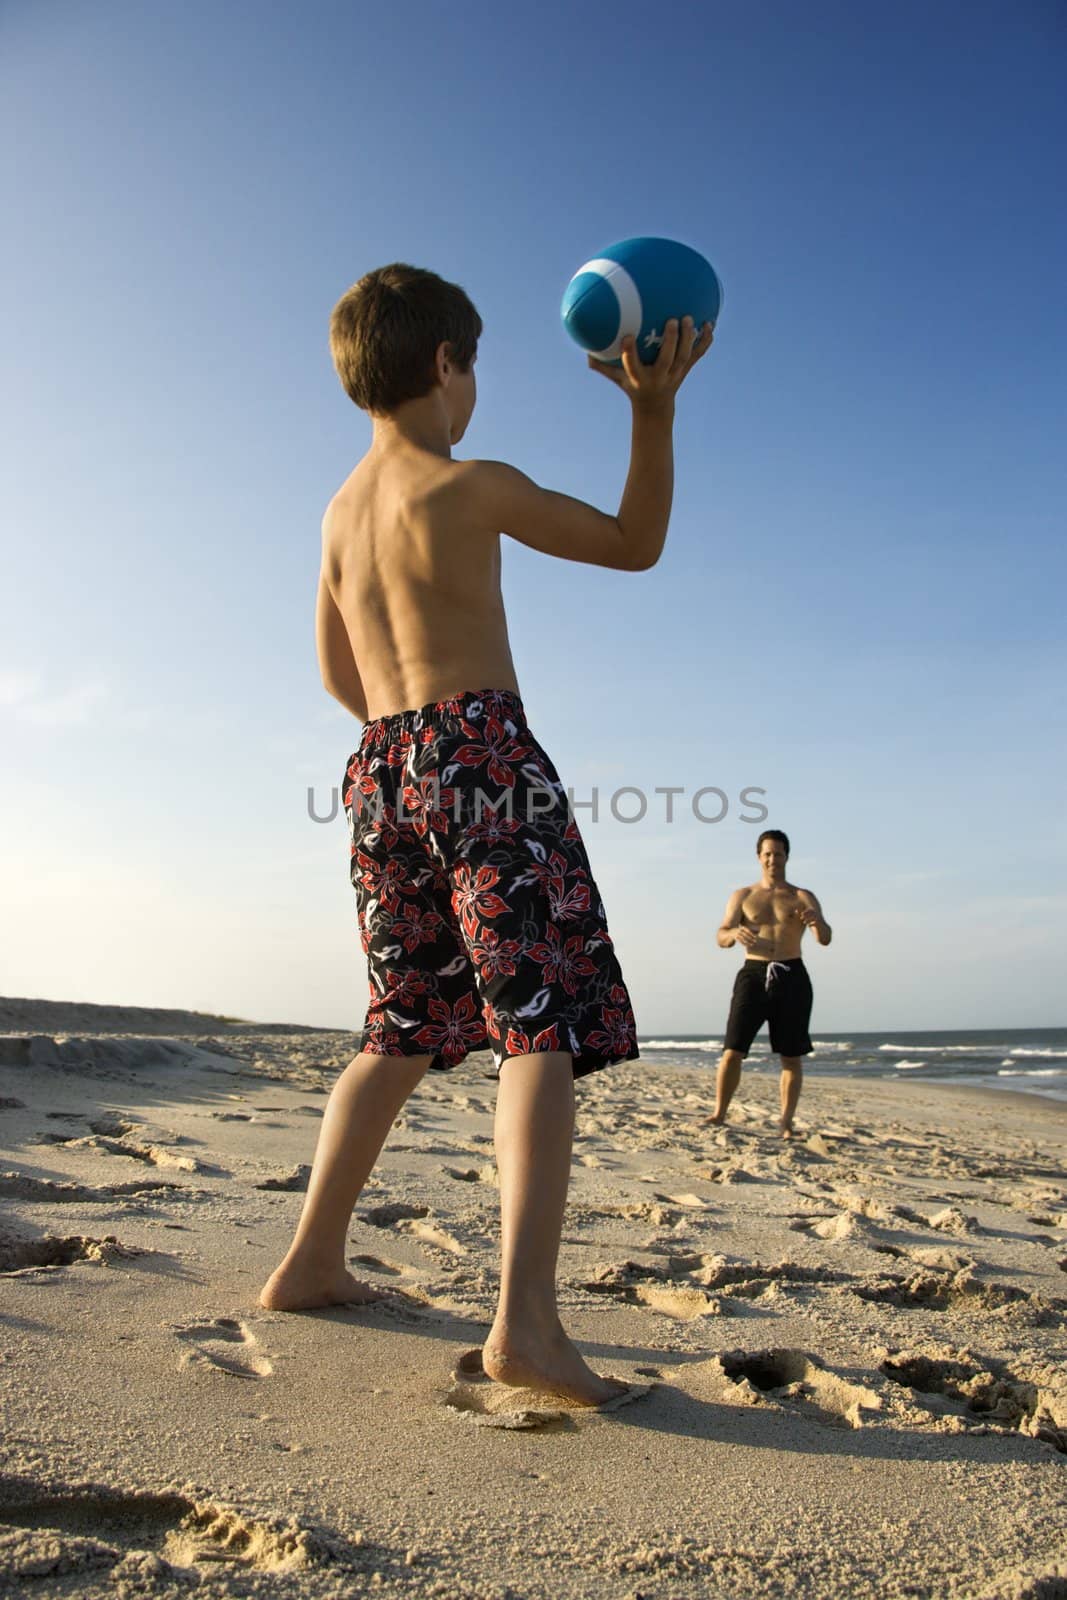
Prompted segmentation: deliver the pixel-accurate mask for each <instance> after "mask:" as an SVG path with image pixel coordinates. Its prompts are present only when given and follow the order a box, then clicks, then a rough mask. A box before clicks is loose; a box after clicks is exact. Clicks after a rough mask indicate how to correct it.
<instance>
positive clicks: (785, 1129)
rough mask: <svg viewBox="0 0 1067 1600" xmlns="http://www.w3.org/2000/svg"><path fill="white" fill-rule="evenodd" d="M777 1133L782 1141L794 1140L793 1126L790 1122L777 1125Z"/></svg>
mask: <svg viewBox="0 0 1067 1600" xmlns="http://www.w3.org/2000/svg"><path fill="white" fill-rule="evenodd" d="M778 1132H779V1133H780V1134H781V1136H782V1138H783V1139H792V1138H795V1134H794V1133H793V1124H792V1123H791V1122H780V1123H779V1124H778Z"/></svg>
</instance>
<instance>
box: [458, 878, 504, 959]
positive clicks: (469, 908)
mask: <svg viewBox="0 0 1067 1600" xmlns="http://www.w3.org/2000/svg"><path fill="white" fill-rule="evenodd" d="M499 878H500V874H499V872H497V871H496V869H495V868H494V867H479V868H478V870H477V872H476V873H475V874H474V876H473V878H472V876H471V869H470V867H469V866H467V865H466V864H465V863H464V864H463V865H462V866H459V867H457V868H456V882H455V887H454V888H453V890H452V905H453V908H454V910H455V913H456V916H457V917H458V918H459V920H460V924H461V926H462V928H463V932H464V933H465V934H466V935H467V937H468V939H471V940H476V939H477V937H478V923H479V921H480V920H481V918H483V917H498V916H499V915H500V913H501V912H502V911H506V910H507V909H508V908H507V902H506V901H504V900H501V898H500V896H499V895H498V894H493V893H492V892H491V891H492V889H493V886H494V884H496V883H497V882H498V881H499Z"/></svg>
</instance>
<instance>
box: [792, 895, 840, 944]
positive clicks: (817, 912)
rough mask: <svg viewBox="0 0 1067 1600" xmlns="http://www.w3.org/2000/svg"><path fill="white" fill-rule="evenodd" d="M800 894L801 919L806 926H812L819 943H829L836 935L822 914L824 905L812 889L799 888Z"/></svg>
mask: <svg viewBox="0 0 1067 1600" xmlns="http://www.w3.org/2000/svg"><path fill="white" fill-rule="evenodd" d="M797 893H798V894H799V896H800V920H801V922H802V923H803V924H804V926H805V928H810V929H811V931H812V933H813V934H814V935H815V937H816V939H817V940H818V942H819V944H829V943H830V940H831V939H832V938H833V936H834V931H833V929H832V928H831V926H830V924H829V923H828V922H827V920H826V918H825V917H824V916H823V914H822V906H821V905H820V904H819V902H818V900H817V899H816V898H815V896H814V895H813V894H812V892H811V890H810V889H798V890H797Z"/></svg>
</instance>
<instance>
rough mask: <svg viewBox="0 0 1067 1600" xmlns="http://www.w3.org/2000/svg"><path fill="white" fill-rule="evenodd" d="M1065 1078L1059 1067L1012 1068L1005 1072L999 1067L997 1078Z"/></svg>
mask: <svg viewBox="0 0 1067 1600" xmlns="http://www.w3.org/2000/svg"><path fill="white" fill-rule="evenodd" d="M1064 1076H1067V1074H1065V1073H1064V1072H1063V1069H1062V1068H1061V1067H1014V1068H1011V1069H1010V1070H1009V1071H1005V1070H1004V1067H1001V1069H1000V1071H999V1072H998V1073H997V1077H998V1078H1062V1077H1064Z"/></svg>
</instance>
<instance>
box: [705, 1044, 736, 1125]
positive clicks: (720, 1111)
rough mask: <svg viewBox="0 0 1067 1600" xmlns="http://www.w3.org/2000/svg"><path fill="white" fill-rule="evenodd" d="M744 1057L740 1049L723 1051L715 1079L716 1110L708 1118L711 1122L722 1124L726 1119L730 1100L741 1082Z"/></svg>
mask: <svg viewBox="0 0 1067 1600" xmlns="http://www.w3.org/2000/svg"><path fill="white" fill-rule="evenodd" d="M744 1059H745V1058H744V1056H743V1055H742V1054H741V1052H740V1050H724V1051H723V1053H722V1058H721V1060H720V1061H719V1071H718V1075H717V1077H716V1079H715V1110H714V1111H713V1112H712V1114H711V1116H710V1117H709V1118H708V1121H709V1122H714V1123H716V1124H721V1123H723V1122H725V1121H726V1113H727V1111H728V1110H729V1107H730V1101H731V1100H732V1099H733V1097H734V1095H735V1094H736V1092H737V1085H738V1084H739V1083H740V1082H741V1063H742V1061H744Z"/></svg>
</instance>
